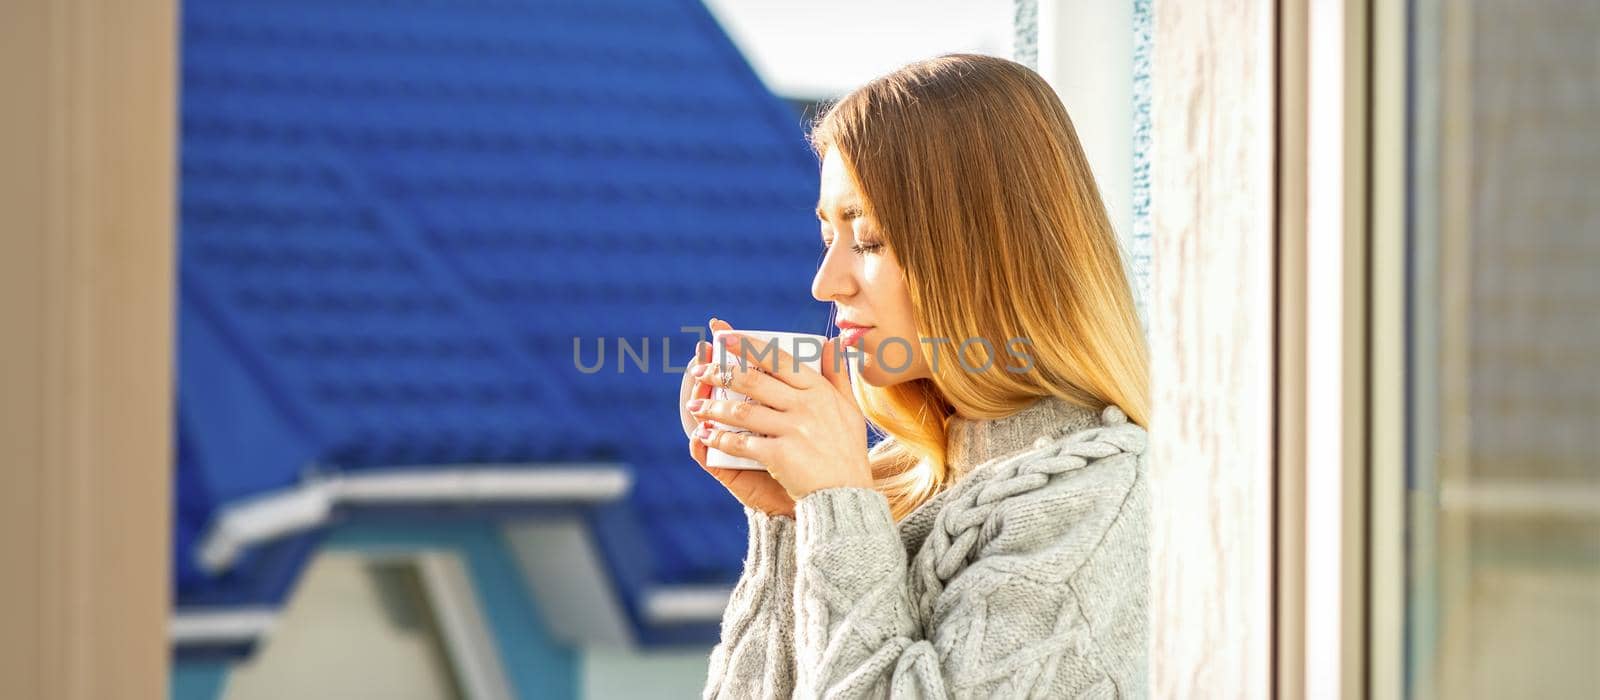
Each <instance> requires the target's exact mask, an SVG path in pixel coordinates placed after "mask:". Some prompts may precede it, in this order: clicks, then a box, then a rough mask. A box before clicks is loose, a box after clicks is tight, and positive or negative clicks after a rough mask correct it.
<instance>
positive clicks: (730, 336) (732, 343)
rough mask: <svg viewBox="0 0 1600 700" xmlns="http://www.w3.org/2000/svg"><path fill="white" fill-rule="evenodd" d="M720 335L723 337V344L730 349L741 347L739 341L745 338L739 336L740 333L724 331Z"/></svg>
mask: <svg viewBox="0 0 1600 700" xmlns="http://www.w3.org/2000/svg"><path fill="white" fill-rule="evenodd" d="M720 337H721V338H722V345H723V346H724V347H727V348H729V349H732V348H737V347H739V343H741V342H743V341H744V338H741V337H739V334H738V333H723V334H722V335H721V336H720Z"/></svg>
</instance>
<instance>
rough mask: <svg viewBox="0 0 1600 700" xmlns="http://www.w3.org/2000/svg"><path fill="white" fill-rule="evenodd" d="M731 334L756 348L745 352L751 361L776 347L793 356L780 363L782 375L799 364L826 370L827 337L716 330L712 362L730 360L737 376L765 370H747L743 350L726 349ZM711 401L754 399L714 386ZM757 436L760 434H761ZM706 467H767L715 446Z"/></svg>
mask: <svg viewBox="0 0 1600 700" xmlns="http://www.w3.org/2000/svg"><path fill="white" fill-rule="evenodd" d="M727 333H736V334H738V335H739V336H741V337H743V338H745V339H746V341H747V345H750V346H752V348H751V349H748V350H745V351H743V352H744V356H745V357H748V358H750V359H751V361H755V360H756V359H757V358H759V357H762V356H766V357H771V356H772V351H771V350H770V349H769V348H776V349H778V350H782V351H784V352H786V353H789V356H790V357H792V358H794V361H789V362H782V363H779V365H780V366H779V367H778V369H779V371H780V372H794V371H796V370H795V365H796V364H799V365H804V366H806V367H810V368H811V369H812V370H815V371H817V372H821V371H822V353H823V352H825V351H826V346H825V344H826V343H827V342H828V338H827V336H822V335H817V334H815V333H791V332H787V331H749V330H744V329H734V330H731V331H715V332H713V333H712V334H711V362H712V364H714V365H716V366H718V367H720V366H721V365H722V363H723V362H724V361H726V362H727V363H728V364H731V365H732V366H733V371H734V373H735V374H737V373H739V372H741V371H749V372H758V371H761V370H758V369H749V370H746V369H744V363H743V361H742V359H741V357H740V351H738V350H724V349H723V346H722V336H723V335H724V334H727ZM796 361H798V362H796ZM712 371H713V372H715V371H717V370H715V369H713V370H712ZM711 398H712V399H714V400H719V401H753V400H754V399H751V398H750V397H748V396H745V395H744V394H742V393H740V392H737V391H732V390H729V389H724V388H722V387H720V386H716V385H712V387H711ZM711 423H712V425H714V426H716V428H717V429H718V430H726V431H729V432H737V433H748V432H751V431H749V430H746V429H744V428H740V427H738V426H733V425H728V424H727V423H723V422H722V421H718V420H713V421H711ZM755 434H757V435H759V433H755ZM706 466H708V467H723V468H726V469H761V470H765V469H766V466H764V465H762V464H761V463H760V462H757V461H755V460H753V459H749V458H746V457H735V456H733V455H730V454H728V453H726V452H723V451H722V450H719V449H717V448H715V447H709V448H707V449H706Z"/></svg>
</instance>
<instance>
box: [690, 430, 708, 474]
mask: <svg viewBox="0 0 1600 700" xmlns="http://www.w3.org/2000/svg"><path fill="white" fill-rule="evenodd" d="M696 429H698V426H696ZM706 449H707V448H706V444H705V443H704V442H701V441H700V439H699V438H696V437H695V436H694V434H693V433H692V432H691V433H690V434H689V456H690V457H693V458H694V461H696V462H699V463H700V468H701V469H711V468H712V467H707V466H706Z"/></svg>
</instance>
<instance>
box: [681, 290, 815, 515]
mask: <svg viewBox="0 0 1600 700" xmlns="http://www.w3.org/2000/svg"><path fill="white" fill-rule="evenodd" d="M709 325H710V326H711V330H712V331H713V332H715V331H719V330H730V329H732V328H733V326H731V325H729V324H728V322H727V321H722V320H719V319H716V318H713V319H711V323H710V324H709ZM709 362H711V344H710V343H707V342H704V341H701V343H700V344H698V345H696V346H695V359H694V361H693V362H692V363H690V364H689V366H688V367H687V368H685V371H684V373H683V386H682V388H681V389H680V390H679V392H678V409H679V411H680V412H681V413H682V419H683V434H684V435H685V436H687V437H688V438H689V455H690V456H691V457H694V461H696V462H699V463H700V468H702V469H704V470H706V473H708V474H710V475H711V476H712V478H715V479H716V480H717V481H719V482H721V483H722V486H723V487H724V488H726V489H728V493H731V494H733V497H734V498H735V499H737V500H738V501H739V502H740V503H742V504H744V505H746V506H749V507H751V508H754V509H756V510H759V511H761V512H763V513H766V514H767V515H783V516H788V517H790V518H793V517H794V499H792V498H790V497H789V494H788V492H786V491H784V490H783V486H781V485H779V484H778V482H777V481H776V480H774V479H773V478H772V475H771V474H768V473H766V472H764V471H758V470H752V469H728V468H725V467H708V466H706V452H707V447H706V444H705V443H704V442H702V441H701V440H700V439H698V438H696V437H695V436H694V431H695V429H696V428H698V427H700V426H701V425H702V424H704V425H706V426H710V425H711V423H710V422H704V423H702V421H701V420H700V419H699V418H696V417H695V416H694V414H692V413H690V412H689V410H688V409H687V408H686V404H687V403H688V402H689V401H691V400H693V399H707V398H710V396H711V385H710V384H706V383H704V382H698V381H695V374H694V370H695V368H696V367H698V366H700V365H702V364H707V363H709Z"/></svg>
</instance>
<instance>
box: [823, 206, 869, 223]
mask: <svg viewBox="0 0 1600 700" xmlns="http://www.w3.org/2000/svg"><path fill="white" fill-rule="evenodd" d="M839 215H840V216H841V217H843V218H844V219H845V220H846V221H849V220H850V219H859V218H861V217H862V212H861V205H860V204H846V205H844V206H843V207H841V208H840V209H839ZM817 220H818V221H827V220H828V217H827V215H826V213H824V212H823V209H822V202H817Z"/></svg>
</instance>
